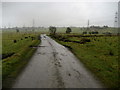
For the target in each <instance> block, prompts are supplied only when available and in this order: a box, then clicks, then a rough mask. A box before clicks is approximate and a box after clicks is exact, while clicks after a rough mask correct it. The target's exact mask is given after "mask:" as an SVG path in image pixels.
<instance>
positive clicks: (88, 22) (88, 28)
mask: <svg viewBox="0 0 120 90" xmlns="http://www.w3.org/2000/svg"><path fill="white" fill-rule="evenodd" d="M87 28H88V29H89V20H88V24H87Z"/></svg>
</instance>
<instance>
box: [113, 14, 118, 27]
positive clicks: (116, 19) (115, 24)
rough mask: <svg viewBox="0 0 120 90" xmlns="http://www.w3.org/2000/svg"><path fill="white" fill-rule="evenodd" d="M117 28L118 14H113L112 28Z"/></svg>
mask: <svg viewBox="0 0 120 90" xmlns="http://www.w3.org/2000/svg"><path fill="white" fill-rule="evenodd" d="M117 27H118V13H117V12H116V13H115V21H114V28H117Z"/></svg>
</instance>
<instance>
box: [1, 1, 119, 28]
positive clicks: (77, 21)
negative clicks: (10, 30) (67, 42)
mask: <svg viewBox="0 0 120 90" xmlns="http://www.w3.org/2000/svg"><path fill="white" fill-rule="evenodd" d="M117 10H118V3H117V2H2V26H7V27H8V26H11V27H12V26H23V25H25V26H32V21H33V19H34V21H35V26H51V25H52V26H86V25H87V20H88V19H89V20H90V25H101V26H103V25H109V26H114V17H115V12H116V11H117Z"/></svg>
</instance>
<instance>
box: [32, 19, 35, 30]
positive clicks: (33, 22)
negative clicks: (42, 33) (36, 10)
mask: <svg viewBox="0 0 120 90" xmlns="http://www.w3.org/2000/svg"><path fill="white" fill-rule="evenodd" d="M32 24H33V26H32V31H33V32H34V30H35V29H34V27H35V21H34V19H33V21H32Z"/></svg>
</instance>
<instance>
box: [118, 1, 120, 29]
mask: <svg viewBox="0 0 120 90" xmlns="http://www.w3.org/2000/svg"><path fill="white" fill-rule="evenodd" d="M118 28H120V1H119V2H118Z"/></svg>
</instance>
